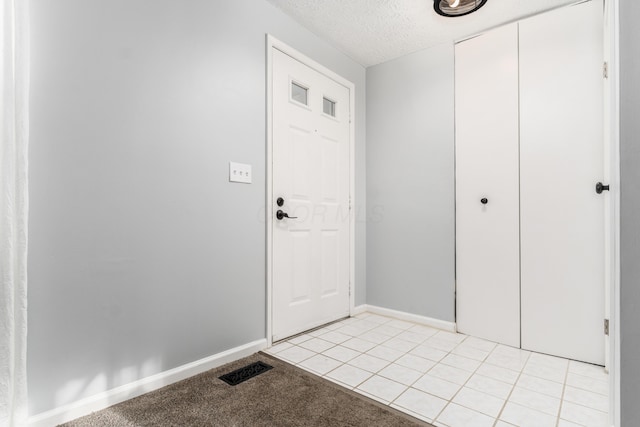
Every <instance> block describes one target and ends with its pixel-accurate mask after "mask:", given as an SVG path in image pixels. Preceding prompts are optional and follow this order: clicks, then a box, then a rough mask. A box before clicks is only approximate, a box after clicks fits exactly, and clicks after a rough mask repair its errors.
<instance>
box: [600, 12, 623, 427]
mask: <svg viewBox="0 0 640 427" xmlns="http://www.w3.org/2000/svg"><path fill="white" fill-rule="evenodd" d="M619 7H620V6H619V0H605V16H604V20H605V26H604V27H605V34H604V37H605V38H604V42H605V58H604V60H605V61H607V62H608V79H607V80H606V81H605V84H608V97H607V99H605V100H604V102H605V114H606V116H605V123H608V127H607V128H606V129H607V132H606V133H605V136H604V143H605V150H607V154H608V155H609V159H608V160H609V162H608V165H607V166H608V167H609V177H608V178H609V180H610V187H611V190H610V195H609V196H610V200H609V210H610V218H611V224H610V230H612V231H611V233H610V238H609V242H608V245H609V249H610V253H609V254H607V262H609V263H610V266H609V269H608V272H609V274H608V277H606V279H607V280H608V284H607V285H608V286H607V291H608V299H609V301H608V302H609V307H608V308H609V316H610V317H609V348H608V349H607V350H608V352H609V354H608V357H609V361H608V362H609V363H608V368H609V389H610V392H609V423H610V425H612V426H616V427H619V426H620V423H621V419H620V109H619V105H620V38H619V34H620V21H619V10H620V9H619Z"/></svg>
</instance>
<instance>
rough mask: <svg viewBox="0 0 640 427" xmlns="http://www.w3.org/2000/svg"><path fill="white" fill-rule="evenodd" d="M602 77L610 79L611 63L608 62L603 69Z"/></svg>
mask: <svg viewBox="0 0 640 427" xmlns="http://www.w3.org/2000/svg"><path fill="white" fill-rule="evenodd" d="M602 76H603V77H604V78H605V79H608V78H609V63H608V62H605V63H604V65H603V67H602Z"/></svg>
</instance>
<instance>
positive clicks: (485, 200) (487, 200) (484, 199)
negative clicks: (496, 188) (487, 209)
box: [480, 197, 489, 205]
mask: <svg viewBox="0 0 640 427" xmlns="http://www.w3.org/2000/svg"><path fill="white" fill-rule="evenodd" d="M480 203H482V204H483V205H486V204H487V203H489V199H487V198H486V197H483V198H482V199H480Z"/></svg>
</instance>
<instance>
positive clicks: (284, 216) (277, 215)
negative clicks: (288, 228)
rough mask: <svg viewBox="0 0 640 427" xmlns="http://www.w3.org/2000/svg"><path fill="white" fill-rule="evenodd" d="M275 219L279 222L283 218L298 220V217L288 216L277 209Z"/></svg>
mask: <svg viewBox="0 0 640 427" xmlns="http://www.w3.org/2000/svg"><path fill="white" fill-rule="evenodd" d="M276 218H278V219H279V220H283V219H284V218H289V219H295V218H298V217H297V216H289V214H288V213H286V212H282V210H280V209H278V212H276Z"/></svg>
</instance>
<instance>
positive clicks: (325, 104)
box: [322, 98, 336, 117]
mask: <svg viewBox="0 0 640 427" xmlns="http://www.w3.org/2000/svg"><path fill="white" fill-rule="evenodd" d="M322 111H324V113H325V114H328V115H330V116H331V117H335V116H336V103H335V102H334V101H332V100H330V99H327V98H323V99H322Z"/></svg>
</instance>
